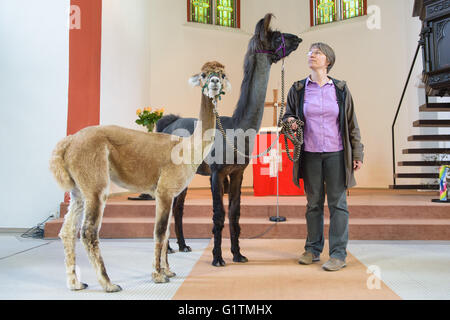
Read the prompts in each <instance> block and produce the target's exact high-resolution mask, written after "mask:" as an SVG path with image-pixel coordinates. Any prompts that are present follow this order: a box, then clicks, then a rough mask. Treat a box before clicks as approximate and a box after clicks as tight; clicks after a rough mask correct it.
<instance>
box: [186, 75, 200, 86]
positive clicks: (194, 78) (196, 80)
mask: <svg viewBox="0 0 450 320" xmlns="http://www.w3.org/2000/svg"><path fill="white" fill-rule="evenodd" d="M201 78H202V76H201V74H196V75H193V76H192V77H190V78H189V81H188V82H189V84H190V85H191V86H193V87H197V86H200V85H201V82H200V79H201Z"/></svg>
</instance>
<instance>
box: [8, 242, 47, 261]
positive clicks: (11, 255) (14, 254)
mask: <svg viewBox="0 0 450 320" xmlns="http://www.w3.org/2000/svg"><path fill="white" fill-rule="evenodd" d="M50 243H51V241H49V242H46V243H43V244H40V245H38V246H36V247H32V248H28V249H25V250H22V251H19V252H16V253H13V254H10V255H9V256H6V257H1V258H0V260H5V259H7V258H11V257H13V256H16V255H18V254H21V253H24V252H27V251H30V250H33V249H36V248H39V247H42V246H46V245H48V244H50Z"/></svg>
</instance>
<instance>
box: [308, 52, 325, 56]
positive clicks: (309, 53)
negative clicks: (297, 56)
mask: <svg viewBox="0 0 450 320" xmlns="http://www.w3.org/2000/svg"><path fill="white" fill-rule="evenodd" d="M321 54H323V53H322V52H321V51H310V52H308V57H310V56H312V55H315V56H318V55H321Z"/></svg>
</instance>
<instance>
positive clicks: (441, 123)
mask: <svg viewBox="0 0 450 320" xmlns="http://www.w3.org/2000/svg"><path fill="white" fill-rule="evenodd" d="M413 127H450V120H449V119H445V120H417V121H414V122H413Z"/></svg>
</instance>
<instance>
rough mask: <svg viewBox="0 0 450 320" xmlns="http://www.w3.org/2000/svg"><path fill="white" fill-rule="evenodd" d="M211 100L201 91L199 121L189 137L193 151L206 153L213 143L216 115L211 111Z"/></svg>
mask: <svg viewBox="0 0 450 320" xmlns="http://www.w3.org/2000/svg"><path fill="white" fill-rule="evenodd" d="M213 108H214V104H213V100H212V99H211V98H209V97H207V96H206V95H204V94H203V93H202V100H201V106H200V114H199V117H198V119H199V121H197V123H196V125H195V129H194V133H193V134H192V136H191V137H190V140H191V146H192V148H193V151H195V152H197V153H198V152H201V153H202V160H203V155H206V154H208V153H209V151H210V150H211V147H212V145H213V144H214V134H215V129H216V117H215V115H214V112H213Z"/></svg>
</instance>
